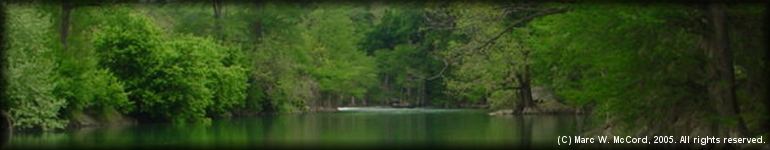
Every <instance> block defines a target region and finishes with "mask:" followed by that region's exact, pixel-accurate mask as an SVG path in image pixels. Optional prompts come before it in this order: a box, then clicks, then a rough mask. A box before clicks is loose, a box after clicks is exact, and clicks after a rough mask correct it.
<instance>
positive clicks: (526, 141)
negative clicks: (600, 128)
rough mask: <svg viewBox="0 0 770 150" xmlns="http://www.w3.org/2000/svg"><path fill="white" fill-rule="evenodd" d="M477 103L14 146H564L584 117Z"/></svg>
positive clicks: (63, 135)
mask: <svg viewBox="0 0 770 150" xmlns="http://www.w3.org/2000/svg"><path fill="white" fill-rule="evenodd" d="M488 112H489V111H488V110H476V109H422V108H415V109H395V108H344V109H341V111H339V112H334V113H314V114H293V115H274V116H262V117H249V118H233V119H217V120H213V121H212V123H211V124H209V125H202V124H184V125H174V124H138V125H130V126H120V127H96V128H86V129H77V130H65V131H60V132H54V133H42V132H16V133H14V135H13V139H12V140H11V145H10V146H11V148H61V147H66V148H114V147H120V148H146V147H166V146H168V147H195V148H244V147H350V146H352V147H355V146H385V147H413V146H435V147H477V148H478V147H512V148H529V147H557V148H558V147H564V148H569V147H566V146H557V145H556V144H557V143H556V139H557V136H561V135H576V134H577V133H579V130H578V129H579V128H578V126H582V124H583V123H582V122H583V120H584V119H582V118H583V117H579V116H572V115H565V116H546V115H543V116H488V115H487V113H488Z"/></svg>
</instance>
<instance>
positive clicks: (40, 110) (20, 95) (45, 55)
mask: <svg viewBox="0 0 770 150" xmlns="http://www.w3.org/2000/svg"><path fill="white" fill-rule="evenodd" d="M32 5H34V3H33V4H8V5H7V6H8V7H6V9H8V16H9V17H8V22H6V25H7V26H6V27H7V28H8V30H7V31H8V35H9V37H13V38H6V39H7V44H8V45H5V46H7V47H8V50H7V55H6V56H7V57H8V58H7V66H5V67H7V69H5V70H6V71H7V75H6V77H7V78H6V79H5V80H7V82H6V83H8V86H7V91H4V92H5V93H4V94H5V95H7V96H8V101H9V105H10V106H9V113H10V115H11V117H12V118H13V120H15V123H14V124H13V125H14V126H15V127H18V128H20V129H30V128H37V129H42V130H52V129H57V128H63V127H64V126H65V125H66V124H67V120H63V119H62V118H61V117H60V115H59V111H60V110H61V109H62V108H64V107H65V106H66V105H67V101H65V100H64V99H62V98H59V97H56V95H55V94H54V89H55V88H56V87H57V86H58V85H59V83H60V81H59V79H60V77H59V75H58V74H57V72H56V70H55V69H56V67H57V65H58V64H57V63H56V57H54V56H55V53H54V50H55V46H54V44H52V43H56V42H55V41H56V39H52V38H49V37H52V36H51V35H53V34H52V33H51V27H52V26H53V25H52V23H51V22H50V15H49V14H46V13H43V12H41V11H39V10H37V9H35V7H34V6H32Z"/></svg>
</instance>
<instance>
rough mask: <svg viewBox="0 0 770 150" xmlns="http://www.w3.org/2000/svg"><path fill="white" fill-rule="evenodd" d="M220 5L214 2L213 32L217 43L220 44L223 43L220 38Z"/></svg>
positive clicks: (218, 1) (216, 1)
mask: <svg viewBox="0 0 770 150" xmlns="http://www.w3.org/2000/svg"><path fill="white" fill-rule="evenodd" d="M221 18H222V3H221V1H220V0H214V24H215V26H214V30H215V32H216V38H217V41H219V42H222V41H224V37H223V36H222V23H221V22H222V21H220V20H222V19H221Z"/></svg>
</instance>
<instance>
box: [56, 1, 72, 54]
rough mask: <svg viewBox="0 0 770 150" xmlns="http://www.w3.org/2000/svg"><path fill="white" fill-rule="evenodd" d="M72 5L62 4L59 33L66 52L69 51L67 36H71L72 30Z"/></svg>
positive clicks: (65, 2)
mask: <svg viewBox="0 0 770 150" xmlns="http://www.w3.org/2000/svg"><path fill="white" fill-rule="evenodd" d="M72 8H73V7H72V3H71V2H67V1H63V2H62V4H61V12H62V17H61V18H62V20H61V29H60V31H59V41H60V42H61V44H62V47H63V49H64V50H66V49H67V36H69V29H70V14H71V13H70V12H72Z"/></svg>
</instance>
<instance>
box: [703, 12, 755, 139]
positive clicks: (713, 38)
mask: <svg viewBox="0 0 770 150" xmlns="http://www.w3.org/2000/svg"><path fill="white" fill-rule="evenodd" d="M725 10H726V6H725V4H724V3H716V2H712V3H709V4H708V10H707V14H708V15H707V16H708V18H707V19H708V23H710V26H709V33H707V36H706V44H707V46H708V47H706V56H707V57H708V64H709V65H708V68H707V70H708V75H709V79H710V80H708V81H709V82H707V83H708V85H707V87H708V96H709V99H710V101H711V102H712V103H713V104H714V107H715V108H716V109H715V110H716V111H717V113H718V114H719V115H720V116H721V117H722V118H725V119H729V120H730V122H735V123H737V126H735V125H730V127H729V128H727V129H728V130H725V131H723V132H721V135H720V136H723V137H745V136H746V133H747V129H746V125H745V123H744V121H743V119H742V118H741V117H740V116H739V115H738V114H740V109H739V108H738V102H737V101H736V95H735V77H734V76H735V74H734V70H733V53H732V50H731V49H730V40H729V37H728V36H729V35H728V33H727V15H726V13H725Z"/></svg>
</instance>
